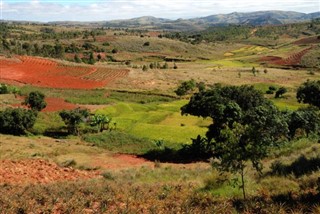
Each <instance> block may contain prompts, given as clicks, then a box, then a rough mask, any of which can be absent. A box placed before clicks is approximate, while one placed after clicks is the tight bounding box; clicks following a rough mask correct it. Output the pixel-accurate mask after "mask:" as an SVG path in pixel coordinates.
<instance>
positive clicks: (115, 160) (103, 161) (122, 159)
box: [92, 154, 153, 169]
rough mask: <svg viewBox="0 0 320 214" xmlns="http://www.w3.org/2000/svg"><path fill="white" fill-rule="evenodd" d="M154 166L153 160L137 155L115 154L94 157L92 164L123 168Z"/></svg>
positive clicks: (106, 167)
mask: <svg viewBox="0 0 320 214" xmlns="http://www.w3.org/2000/svg"><path fill="white" fill-rule="evenodd" d="M142 165H144V166H146V165H147V166H149V167H152V166H153V162H151V161H147V160H145V159H143V158H139V157H137V156H135V155H125V154H115V155H113V156H112V158H104V157H97V156H96V157H94V162H93V164H92V166H95V167H101V168H102V169H123V168H132V167H141V166H142Z"/></svg>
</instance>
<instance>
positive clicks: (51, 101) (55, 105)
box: [42, 97, 78, 112]
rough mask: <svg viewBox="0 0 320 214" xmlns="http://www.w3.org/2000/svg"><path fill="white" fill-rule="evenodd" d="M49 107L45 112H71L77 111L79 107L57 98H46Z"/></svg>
mask: <svg viewBox="0 0 320 214" xmlns="http://www.w3.org/2000/svg"><path fill="white" fill-rule="evenodd" d="M46 102H47V107H46V108H45V109H43V110H42V111H44V112H52V111H60V110H63V109H66V110H70V109H75V108H77V107H78V106H77V105H75V104H72V103H67V102H66V101H64V99H61V98H56V97H47V98H46Z"/></svg>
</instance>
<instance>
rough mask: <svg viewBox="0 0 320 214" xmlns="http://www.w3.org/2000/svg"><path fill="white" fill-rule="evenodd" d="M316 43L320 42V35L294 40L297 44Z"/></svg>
mask: <svg viewBox="0 0 320 214" xmlns="http://www.w3.org/2000/svg"><path fill="white" fill-rule="evenodd" d="M316 43H320V37H318V36H313V37H308V38H303V39H299V40H297V41H295V42H293V44H295V45H308V44H316Z"/></svg>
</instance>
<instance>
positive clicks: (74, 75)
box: [0, 56, 129, 89]
mask: <svg viewBox="0 0 320 214" xmlns="http://www.w3.org/2000/svg"><path fill="white" fill-rule="evenodd" d="M19 59H20V60H21V61H20V62H19V61H14V60H6V59H0V63H1V67H0V68H1V70H0V79H1V80H4V81H6V80H8V81H12V80H13V81H15V82H19V83H25V84H32V85H36V86H42V87H49V88H74V89H92V88H100V87H103V86H105V85H106V84H107V83H108V82H110V81H112V80H114V77H112V78H111V79H108V78H104V79H102V80H99V79H95V80H90V79H86V78H85V77H86V75H89V74H92V73H94V72H96V71H97V69H96V68H94V67H80V66H65V65H59V64H58V63H56V62H54V61H50V60H47V59H41V58H36V57H30V56H21V57H19ZM123 71H124V70H123V69H122V70H121V69H119V73H120V74H119V75H118V76H116V78H118V77H123V76H124V75H127V74H128V73H129V71H128V70H126V72H125V73H123Z"/></svg>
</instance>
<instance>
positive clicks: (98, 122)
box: [90, 114, 111, 132]
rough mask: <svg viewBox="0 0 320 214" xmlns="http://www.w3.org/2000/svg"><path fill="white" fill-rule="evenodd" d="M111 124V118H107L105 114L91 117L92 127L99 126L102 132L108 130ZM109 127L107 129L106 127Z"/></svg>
mask: <svg viewBox="0 0 320 214" xmlns="http://www.w3.org/2000/svg"><path fill="white" fill-rule="evenodd" d="M110 122H111V118H109V117H107V116H106V115H103V114H95V115H93V116H92V117H91V123H90V125H91V126H98V129H99V131H100V132H102V131H103V130H106V129H108V128H109V127H108V126H109V124H110ZM106 125H107V127H106Z"/></svg>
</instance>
